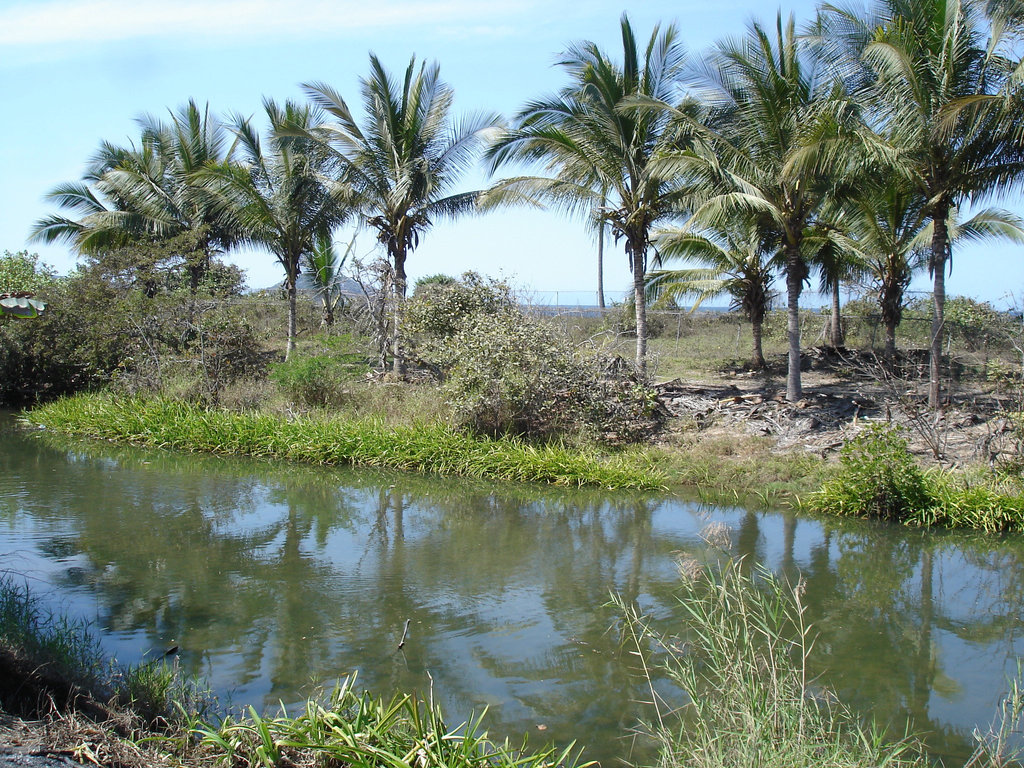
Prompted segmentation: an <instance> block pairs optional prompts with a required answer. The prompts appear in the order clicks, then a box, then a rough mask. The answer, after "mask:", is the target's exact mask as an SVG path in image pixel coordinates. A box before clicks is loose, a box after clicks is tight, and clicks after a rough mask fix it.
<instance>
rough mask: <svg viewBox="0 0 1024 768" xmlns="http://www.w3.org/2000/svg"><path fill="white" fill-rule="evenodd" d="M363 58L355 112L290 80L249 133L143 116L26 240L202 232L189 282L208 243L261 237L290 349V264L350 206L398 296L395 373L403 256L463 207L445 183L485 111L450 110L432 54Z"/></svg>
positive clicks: (99, 241) (220, 247)
mask: <svg viewBox="0 0 1024 768" xmlns="http://www.w3.org/2000/svg"><path fill="white" fill-rule="evenodd" d="M370 66H371V74H370V76H369V77H367V78H365V79H363V80H362V96H363V112H364V115H363V118H364V119H363V120H362V121H361V122H360V121H358V120H357V119H356V118H355V117H354V116H353V114H352V111H351V110H350V108H349V106H348V104H347V103H346V102H345V100H344V99H343V98H342V97H341V96H340V95H338V94H337V92H335V91H334V90H332V89H331V88H330V87H328V86H325V85H321V84H311V85H306V86H304V89H305V91H306V93H307V95H308V97H309V102H308V103H305V104H299V103H294V102H291V101H289V102H286V103H285V104H283V105H281V104H277V103H275V102H274V101H272V100H269V99H267V100H265V101H264V104H263V107H264V113H265V115H266V119H267V122H268V128H269V130H268V131H267V132H266V133H265V134H264V135H263V136H261V134H260V131H259V130H258V128H256V127H255V126H254V124H253V120H252V119H251V118H248V117H242V116H240V115H233V116H231V117H230V118H229V119H228V120H226V121H219V120H217V119H216V118H214V117H212V116H211V115H210V114H209V112H208V111H206V110H201V109H200V108H199V107H198V106H197V105H196V104H195V103H192V102H190V103H189V104H188V105H187V106H186V107H184V108H183V109H181V110H179V111H178V112H174V113H172V114H171V119H170V122H169V123H164V122H162V121H159V120H156V119H153V118H151V117H146V118H143V119H142V120H141V121H140V123H141V128H142V132H141V134H142V135H141V139H140V142H139V145H138V146H134V145H132V146H129V147H117V146H113V145H108V144H104V145H103V146H102V147H101V149H100V152H99V153H98V155H97V157H96V158H95V159H94V160H93V161H92V163H91V164H90V166H89V169H88V171H87V173H86V175H85V177H84V179H83V180H82V181H81V182H77V183H72V184H64V185H60V186H58V187H57V188H55V189H54V190H53V191H51V192H50V193H49V198H50V199H51V200H53V201H54V202H55V203H57V205H58V206H60V207H61V208H63V209H65V210H67V211H69V212H70V213H71V214H72V216H70V217H69V216H61V215H53V216H49V217H47V218H44V219H42V220H40V221H38V222H37V223H36V225H35V227H34V229H33V232H32V238H33V239H35V240H40V241H43V242H55V241H63V242H66V243H69V244H71V245H72V246H73V247H74V248H75V249H76V250H77V251H78V252H79V253H81V254H83V255H88V256H98V255H101V254H103V253H105V252H109V251H111V250H116V249H118V248H123V247H126V246H128V245H131V244H137V243H139V242H142V243H145V242H148V241H163V240H166V238H168V237H172V236H175V235H179V234H181V233H183V232H202V233H204V236H203V239H202V241H201V247H199V248H197V249H196V250H197V251H198V252H199V254H200V255H201V257H202V258H199V259H196V261H197V262H199V263H197V264H196V266H195V271H196V273H197V274H196V276H195V279H194V280H193V281H192V284H193V286H195V285H197V284H198V280H199V279H200V278H201V273H202V269H203V268H204V267H205V266H208V265H209V260H210V258H211V257H212V256H214V255H215V254H217V253H220V252H223V251H224V250H227V249H230V248H233V247H236V246H239V245H250V246H257V247H260V248H263V249H265V250H267V251H269V252H270V253H272V254H273V255H274V257H275V258H276V259H277V261H278V262H279V263H280V264H281V266H282V268H283V269H284V272H285V283H284V284H285V292H286V294H287V297H288V307H289V311H288V342H287V351H286V354H291V352H292V351H293V350H294V348H295V336H296V281H297V278H298V275H299V272H300V270H301V269H302V268H303V267H304V266H305V268H307V269H310V270H311V271H312V272H314V273H315V274H317V275H320V276H323V275H324V274H325V273H329V272H331V271H332V269H333V267H334V264H333V259H332V257H331V250H332V249H331V247H330V238H331V235H332V233H334V232H335V231H336V230H337V228H338V227H340V226H342V225H343V224H345V223H346V222H347V221H348V220H350V219H352V218H353V217H357V216H358V217H360V219H361V223H362V224H363V225H365V226H366V227H368V228H370V229H371V230H373V231H374V232H375V233H376V235H377V238H378V240H379V241H380V243H381V244H382V246H383V248H384V250H385V252H386V254H387V257H388V259H389V261H390V263H391V265H392V269H393V281H392V285H393V287H394V291H395V294H396V298H397V304H398V306H399V311H396V313H395V329H394V336H393V342H392V344H393V350H392V351H393V354H394V361H395V362H394V364H395V368H396V370H399V371H400V370H401V369H402V367H403V364H404V360H403V357H402V351H401V349H400V346H399V342H398V339H399V338H400V335H399V333H398V323H399V319H398V318H399V317H400V305H401V301H402V299H404V296H405V292H406V273H405V263H406V259H407V258H408V255H409V254H410V253H411V252H412V251H413V250H414V249H415V248H416V246H417V245H418V244H419V241H420V238H421V237H422V235H423V233H424V232H425V231H426V230H428V229H429V228H430V226H431V225H432V224H433V222H434V221H436V220H437V219H440V218H444V217H453V216H457V215H459V214H461V213H464V212H466V211H467V210H470V209H472V208H473V207H474V205H475V200H476V193H472V192H470V193H466V192H460V191H458V190H457V188H456V187H457V184H458V182H459V180H460V177H461V174H462V173H463V172H464V171H465V170H466V169H467V168H468V167H469V165H470V164H471V162H472V161H473V159H474V153H475V152H476V151H478V150H479V149H481V148H482V146H483V143H484V141H485V138H486V136H487V133H488V130H489V129H493V128H494V127H496V126H497V124H498V120H499V118H498V117H497V116H496V115H485V116H478V117H469V118H466V119H463V120H461V121H458V122H456V121H455V120H453V118H452V115H451V104H452V90H451V88H450V87H449V86H448V85H447V84H445V83H444V82H443V81H442V80H441V79H440V78H439V72H438V67H437V65H436V64H430V65H428V64H421V65H419V66H417V65H416V62H415V59H413V60H412V61H410V63H409V66H408V68H407V69H406V71H405V73H404V77H403V78H402V79H401V80H397V81H396V80H394V79H393V78H392V77H391V75H390V74H389V73H388V72H387V71H386V70H385V69H384V67H383V66H382V65H381V63H380V61H378V59H377V58H376V57H374V56H371V57H370ZM329 310H330V305H329V299H328V303H327V304H325V312H327V311H329Z"/></svg>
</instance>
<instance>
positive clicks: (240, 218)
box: [196, 99, 349, 359]
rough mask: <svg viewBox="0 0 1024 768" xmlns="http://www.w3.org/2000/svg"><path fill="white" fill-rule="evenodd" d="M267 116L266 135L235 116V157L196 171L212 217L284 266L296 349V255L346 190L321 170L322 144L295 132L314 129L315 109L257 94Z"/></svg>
mask: <svg viewBox="0 0 1024 768" xmlns="http://www.w3.org/2000/svg"><path fill="white" fill-rule="evenodd" d="M263 107H264V110H265V111H266V114H267V118H268V120H269V123H270V134H269V136H268V138H267V141H266V142H263V141H261V140H260V136H259V133H258V132H257V131H256V130H255V129H254V128H253V127H252V124H251V122H250V120H249V119H248V118H242V117H236V118H235V120H234V125H233V128H232V130H233V131H234V133H235V135H236V136H237V140H238V141H237V149H238V153H239V155H240V156H239V157H236V158H233V159H230V160H226V161H223V162H220V163H216V164H213V165H208V166H207V167H206V168H205V169H203V170H201V171H199V172H198V173H197V175H196V179H197V180H198V182H199V183H200V184H201V185H202V188H203V190H204V193H205V194H204V202H205V203H206V204H207V205H209V206H210V207H211V209H212V210H214V211H215V212H216V214H217V217H218V221H221V222H222V223H223V225H224V226H226V227H229V228H231V229H232V230H233V231H235V232H237V238H238V242H240V243H246V244H249V245H255V246H261V247H263V248H266V249H267V250H269V251H270V252H271V253H272V254H273V255H274V256H275V258H276V259H277V260H278V262H280V264H281V266H282V267H283V268H284V272H285V292H286V293H287V296H288V343H287V348H286V351H285V359H287V358H288V357H289V356H290V355H291V353H292V352H293V351H294V350H295V336H296V330H297V329H296V280H297V278H298V276H299V270H300V268H301V265H302V261H303V258H308V256H309V254H311V253H312V252H313V251H314V249H315V248H316V244H317V240H318V238H322V237H324V236H327V235H328V234H329V233H330V231H331V230H332V229H333V228H334V227H335V226H336V225H338V224H339V223H341V221H342V220H343V219H344V218H345V216H346V214H347V213H348V212H349V208H348V207H347V206H346V202H347V198H346V194H347V191H346V190H345V189H344V188H343V187H342V186H340V185H329V184H327V183H326V182H325V179H324V177H323V170H324V168H325V167H326V162H327V158H326V157H325V155H324V153H323V151H322V148H321V147H320V146H319V145H318V144H316V143H314V142H310V141H308V140H306V139H303V138H301V137H298V136H297V135H296V134H299V133H306V132H309V131H311V130H313V129H314V128H315V126H316V124H317V116H316V114H315V112H314V111H313V109H311V108H310V107H308V106H300V105H298V104H295V103H293V102H290V101H289V102H286V103H285V104H284V106H279V105H277V104H275V103H274V102H273V101H271V100H269V99H268V100H264V102H263Z"/></svg>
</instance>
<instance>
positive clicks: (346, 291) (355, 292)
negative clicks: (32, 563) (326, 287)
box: [256, 272, 363, 298]
mask: <svg viewBox="0 0 1024 768" xmlns="http://www.w3.org/2000/svg"><path fill="white" fill-rule="evenodd" d="M295 290H296V291H298V293H299V295H300V296H309V297H310V298H313V297H315V296H316V295H317V287H316V285H314V284H313V277H312V276H311V275H309V274H307V273H305V272H301V273H300V274H299V279H298V280H297V281H296V283H295ZM256 293H269V294H278V293H280V294H284V280H282V281H281V282H279V283H276V284H274V285H272V286H270V287H269V288H261V289H260V290H259V291H256ZM341 293H342V295H343V296H362V295H363V289H362V288H360V287H359V283H357V282H356V281H355V280H342V281H341Z"/></svg>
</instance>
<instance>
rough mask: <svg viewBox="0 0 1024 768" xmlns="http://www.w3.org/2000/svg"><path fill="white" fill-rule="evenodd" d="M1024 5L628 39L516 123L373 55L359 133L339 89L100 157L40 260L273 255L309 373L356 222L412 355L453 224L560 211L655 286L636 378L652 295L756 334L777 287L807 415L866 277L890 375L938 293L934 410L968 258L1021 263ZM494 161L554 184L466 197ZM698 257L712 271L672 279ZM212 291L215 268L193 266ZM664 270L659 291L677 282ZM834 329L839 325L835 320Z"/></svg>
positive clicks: (871, 13)
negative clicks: (346, 226)
mask: <svg viewBox="0 0 1024 768" xmlns="http://www.w3.org/2000/svg"><path fill="white" fill-rule="evenodd" d="M1022 18H1024V14H1022V12H1021V9H1020V8H1018V6H1017V0H987V2H986V0H875V2H874V4H873V5H872V6H871V7H870V8H868V9H867V10H853V9H852V8H845V7H838V6H832V5H825V6H822V7H821V8H820V9H819V11H818V13H817V17H816V19H815V20H814V21H813V23H811V24H810V25H809V26H808V27H807V29H805V30H803V31H802V32H799V31H798V30H797V28H796V25H795V23H794V21H793V19H792V18H790V19H789V20H788V21H787V20H784V19H783V17H782V15H781V14H780V15H779V16H778V19H777V23H776V24H775V26H774V28H772V27H765V26H763V25H762V24H760V23H757V22H752V23H751V24H750V25H749V26H748V28H747V31H746V34H745V35H744V36H742V37H739V38H731V39H728V40H724V41H722V42H719V43H718V44H717V45H715V46H714V47H713V49H712V50H711V51H710V52H708V53H707V54H706V55H704V56H702V57H701V58H700V59H699V60H694V61H691V60H689V59H688V57H687V54H686V51H685V49H684V47H683V45H682V41H681V40H680V38H679V33H678V31H677V29H676V28H675V27H673V26H667V27H664V28H662V27H657V28H655V30H654V31H653V33H652V34H651V36H650V38H649V40H648V41H647V44H646V45H645V46H643V47H641V46H640V45H639V44H638V41H637V39H636V36H635V35H634V32H633V29H632V27H631V26H630V24H629V21H628V19H627V18H626V17H625V16H624V17H623V18H622V21H621V33H622V56H621V59H617V58H616V57H613V56H611V55H609V54H608V53H606V52H605V51H603V50H601V48H600V47H598V46H597V45H596V44H594V43H590V42H583V43H579V44H576V45H573V46H571V47H570V48H569V49H568V50H567V51H566V52H565V54H564V56H563V57H562V60H561V61H560V65H561V67H562V68H563V69H564V70H565V72H566V74H567V75H568V84H567V85H566V86H565V87H563V88H562V89H561V90H559V91H558V92H556V93H555V94H554V95H552V96H548V97H544V98H540V99H538V100H536V101H532V102H529V103H528V104H526V105H525V106H524V107H523V108H522V110H521V111H520V112H519V113H518V114H516V115H515V116H514V117H513V118H512V120H511V121H509V122H508V123H505V122H503V121H502V120H501V118H500V117H499V116H497V115H478V116H473V117H469V118H464V119H461V120H455V119H454V118H453V117H452V115H451V109H450V108H451V100H452V92H451V89H450V88H449V87H448V86H447V85H446V84H445V83H444V82H443V81H441V80H440V78H439V75H438V68H437V66H436V65H425V64H424V65H420V66H418V67H417V66H416V63H415V60H413V61H412V62H410V65H409V67H408V69H407V70H406V71H405V73H404V77H403V78H401V79H393V78H392V77H391V75H390V74H389V73H388V72H387V71H386V70H385V69H384V67H383V66H382V65H381V63H380V62H379V61H378V60H377V59H376V58H375V57H373V56H371V59H370V64H371V72H370V75H369V77H367V78H365V79H363V80H362V96H363V115H362V118H361V119H357V117H356V116H354V115H353V113H352V112H351V110H350V108H349V106H348V105H347V103H346V102H345V100H344V99H343V98H342V97H341V96H340V95H339V94H338V93H337V92H336V91H334V90H333V89H331V88H330V87H328V86H326V85H323V84H312V85H307V86H305V90H306V93H307V95H308V97H309V103H308V104H306V105H298V104H292V103H289V104H286V105H284V106H283V107H279V106H277V105H275V104H274V103H273V102H270V101H267V102H266V103H265V111H266V114H267V117H268V119H269V122H270V127H271V131H270V133H269V134H268V137H267V138H266V139H265V140H261V138H260V136H259V133H258V132H257V131H256V130H255V129H254V128H253V127H252V124H251V121H250V120H248V119H243V118H240V117H234V118H232V119H231V120H230V121H229V122H227V123H224V124H221V123H218V122H216V121H215V120H213V119H212V118H211V117H210V116H209V115H208V114H206V113H203V112H201V111H200V110H199V109H198V108H197V107H196V105H194V104H189V105H188V106H187V107H186V108H185V109H183V110H181V111H180V112H178V113H175V114H173V115H172V119H171V123H170V124H166V125H165V124H162V123H160V122H159V121H155V120H152V119H146V120H143V122H142V127H143V137H142V141H141V145H140V146H139V147H129V148H127V149H125V148H119V147H113V146H107V145H104V147H103V148H102V149H101V152H100V155H99V156H98V158H97V159H96V161H95V162H94V163H93V165H92V166H91V167H90V170H89V173H88V174H87V176H86V178H85V179H84V180H83V182H81V183H79V184H69V185H63V186H61V187H58V188H57V189H55V190H54V191H53V193H52V197H53V199H54V200H55V202H57V203H58V204H59V205H60V206H61V207H64V208H67V209H69V210H71V211H73V212H75V213H76V214H78V217H77V218H62V217H51V218H48V219H45V220H43V221H40V222H39V223H38V224H37V226H36V229H35V232H34V236H35V237H36V238H38V239H42V240H46V241H52V240H65V241H68V242H70V243H72V244H73V245H74V246H75V247H76V248H77V249H79V250H80V251H81V252H83V253H90V252H97V251H100V250H102V249H104V248H110V247H116V246H117V245H118V244H122V243H124V242H125V241H126V240H131V239H133V238H159V237H165V236H168V235H173V234H175V233H179V232H182V231H188V230H190V229H195V228H197V227H200V226H202V227H203V230H202V231H203V232H204V233H206V234H205V235H204V237H205V239H204V240H203V248H202V249H201V251H202V252H203V253H205V254H207V257H208V256H209V254H211V253H213V252H215V251H217V250H221V249H227V248H231V247H233V246H235V245H237V244H239V243H252V244H259V245H261V246H264V247H265V248H267V249H269V250H270V251H271V252H272V253H273V254H274V255H275V256H276V257H277V259H278V260H279V261H280V262H281V264H282V266H283V267H284V269H285V273H286V286H287V287H288V292H289V298H290V306H291V312H290V320H289V342H288V344H289V346H288V348H289V351H290V350H291V349H292V348H293V345H294V333H295V328H294V317H295V313H294V302H295V278H296V276H297V274H298V271H299V269H300V268H301V267H302V264H303V263H304V260H307V259H309V257H310V254H312V253H314V251H315V250H316V249H317V243H318V242H320V243H321V246H320V249H321V251H322V250H323V245H322V243H323V239H324V237H326V236H327V235H329V233H330V232H331V231H332V230H333V229H335V228H336V227H338V226H339V225H340V224H341V223H342V222H344V221H346V220H348V219H350V218H352V217H358V219H359V220H360V222H361V223H362V224H363V225H364V226H366V227H368V228H369V229H371V230H372V231H373V232H374V233H375V234H376V236H377V238H378V240H379V242H380V244H381V245H382V247H383V248H384V250H385V251H386V254H387V257H388V260H389V262H390V265H391V269H392V273H393V291H394V295H395V312H394V326H393V329H392V345H393V346H392V354H393V358H394V365H395V368H396V370H398V371H401V369H402V367H403V364H404V361H403V355H402V350H401V346H400V343H399V339H400V333H399V324H400V322H401V320H400V318H401V305H402V300H403V299H404V296H405V292H406V260H407V258H408V256H409V255H410V254H411V253H412V251H413V250H414V249H415V248H416V246H417V245H418V243H419V241H420V238H421V237H422V236H423V235H424V233H425V232H426V231H427V230H428V229H429V228H430V226H431V225H432V223H433V222H434V221H435V220H437V219H438V218H442V217H456V216H459V215H461V214H464V213H469V212H474V211H482V210H488V209H490V208H493V207H497V206H506V205H517V204H533V205H553V206H555V207H557V208H560V209H561V210H563V211H566V212H569V213H576V214H581V215H584V216H586V217H588V218H589V219H590V220H591V222H592V223H593V224H594V225H595V226H596V227H597V228H598V229H599V231H600V232H601V233H602V239H601V242H602V244H603V233H604V231H606V230H608V231H610V232H611V234H612V235H613V236H614V238H615V239H616V240H617V241H622V242H623V244H624V246H625V252H626V255H627V258H628V259H629V265H630V267H631V269H632V273H633V301H634V305H635V312H636V327H637V346H636V363H637V366H638V367H639V368H640V369H641V370H642V369H644V367H645V365H646V359H647V348H646V344H647V332H646V307H647V301H648V299H649V298H650V297H651V296H657V295H659V294H669V295H672V294H676V295H682V294H687V293H689V294H696V295H698V296H702V295H710V294H713V293H719V292H726V293H729V294H731V295H732V296H733V297H734V300H735V304H736V306H737V307H739V308H740V309H742V311H743V312H744V313H746V315H747V317H748V318H749V319H750V320H751V322H752V323H753V325H754V330H755V332H754V337H755V352H754V358H755V359H754V362H755V363H756V364H758V365H763V364H764V358H763V353H762V352H761V349H760V343H759V341H760V323H761V320H762V319H763V317H764V313H765V310H766V308H767V306H768V301H769V297H770V284H771V281H772V279H773V277H774V275H775V274H782V275H784V277H785V285H786V298H787V311H788V338H789V371H788V378H787V398H788V399H789V400H791V401H792V400H798V399H799V398H800V397H801V395H802V390H801V382H800V326H799V300H800V295H801V292H802V290H803V288H804V285H805V282H806V281H807V280H808V278H809V276H810V275H811V273H812V272H813V271H814V270H817V271H818V272H819V274H820V275H821V277H822V283H823V287H824V288H826V289H828V290H831V291H832V292H833V293H834V294H835V295H836V296H838V286H839V284H840V282H841V281H842V280H844V279H847V278H848V277H850V276H851V275H852V274H854V273H855V272H860V273H865V274H868V275H870V276H871V277H872V278H873V280H874V282H875V283H876V285H877V286H878V291H879V305H880V309H881V314H882V317H883V320H884V322H885V325H886V346H887V350H888V351H889V352H890V354H891V353H892V352H893V351H894V344H895V328H896V325H897V324H898V323H899V320H900V310H901V307H902V306H903V292H904V290H905V289H906V287H907V285H908V283H909V280H910V278H911V276H912V275H913V274H914V272H915V271H916V270H918V269H923V268H927V269H928V270H929V271H930V273H931V275H932V277H933V279H934V320H933V327H932V345H931V358H932V362H931V374H930V387H929V401H930V403H931V405H932V406H933V407H938V405H939V403H940V390H939V382H940V375H939V374H940V370H939V363H940V359H941V339H942V328H943V306H944V300H945V273H946V269H947V267H948V265H949V263H950V258H951V253H952V252H951V244H952V243H953V242H954V240H955V239H956V238H957V237H958V236H959V237H964V238H967V237H984V236H992V235H999V236H1011V237H1015V238H1017V239H1024V227H1022V226H1021V222H1020V221H1019V220H1018V219H1017V218H1016V217H1013V216H1011V215H1009V214H1006V213H1005V212H1001V211H996V210H986V211H982V212H981V213H980V214H978V215H976V216H975V217H974V218H973V219H971V220H970V221H967V222H961V221H960V220H959V219H958V214H957V211H958V210H959V209H960V208H961V207H963V206H964V205H965V204H967V203H970V202H973V201H975V200H977V199H980V198H984V197H986V196H992V195H998V194H1001V193H1004V192H1006V191H1008V190H1011V189H1013V188H1014V186H1015V185H1016V184H1017V183H1019V182H1020V181H1021V179H1022V178H1024V135H1022V131H1024V104H1022V100H1024V90H1022V88H1021V86H1020V79H1021V75H1022V74H1024V67H1022V65H1021V62H1020V59H1019V57H1017V56H1015V55H1014V53H1015V51H1016V50H1017V47H1018V46H1019V44H1020V43H1021V42H1022V37H1024V24H1022V23H1021V22H1022ZM480 151H483V152H484V154H485V157H486V159H487V162H488V163H489V166H490V169H491V171H492V172H496V171H499V170H500V169H502V168H504V167H505V166H506V165H508V164H515V165H517V166H519V167H520V168H525V169H526V170H527V171H533V172H534V173H533V175H520V176H513V177H510V178H504V179H502V180H500V181H498V182H496V183H495V184H493V185H492V187H491V188H490V189H488V190H485V191H480V192H460V191H458V189H459V186H458V185H459V182H460V180H461V178H462V176H463V174H464V172H465V171H466V170H467V169H468V168H469V167H470V166H471V165H472V164H473V163H474V162H475V161H476V158H477V153H479V152H480ZM673 258H676V259H687V260H690V261H691V262H696V266H695V267H693V268H690V269H685V270H668V269H664V268H662V267H664V264H663V262H665V261H668V260H670V259H673ZM194 261H195V265H194V269H195V270H196V271H197V273H199V272H201V270H202V269H203V267H204V260H203V259H195V260H194ZM655 267H656V268H655ZM836 314H837V313H836Z"/></svg>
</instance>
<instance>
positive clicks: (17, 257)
mask: <svg viewBox="0 0 1024 768" xmlns="http://www.w3.org/2000/svg"><path fill="white" fill-rule="evenodd" d="M55 279H56V273H55V272H54V271H53V268H52V267H50V266H48V265H46V264H44V263H43V262H41V261H40V260H39V254H37V253H29V252H28V251H18V252H17V253H11V252H10V251H4V255H3V256H2V257H0V293H33V294H34V293H39V292H40V291H41V290H43V289H45V288H46V287H48V286H49V285H51V284H52V283H53V281H54V280H55Z"/></svg>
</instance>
